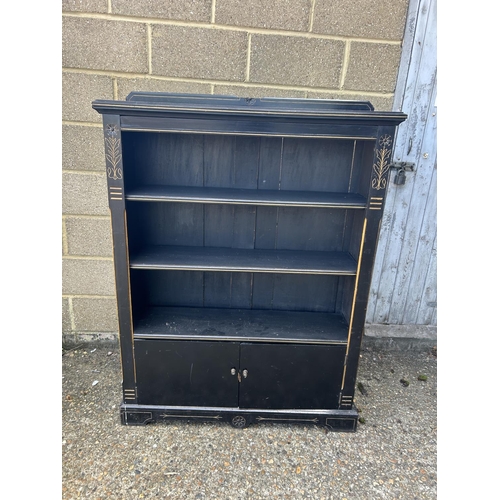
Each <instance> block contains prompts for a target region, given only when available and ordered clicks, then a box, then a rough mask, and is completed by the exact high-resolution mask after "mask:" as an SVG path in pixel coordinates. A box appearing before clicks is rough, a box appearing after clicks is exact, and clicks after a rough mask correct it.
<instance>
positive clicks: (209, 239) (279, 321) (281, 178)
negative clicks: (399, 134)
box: [92, 92, 406, 432]
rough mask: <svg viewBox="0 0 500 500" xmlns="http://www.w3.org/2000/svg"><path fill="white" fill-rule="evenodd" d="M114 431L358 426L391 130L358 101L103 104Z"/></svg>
mask: <svg viewBox="0 0 500 500" xmlns="http://www.w3.org/2000/svg"><path fill="white" fill-rule="evenodd" d="M92 105H93V108H94V109H95V110H97V111H98V112H99V113H101V114H102V118H103V128H104V144H105V156H106V173H107V180H108V198H109V207H110V212H111V222H112V230H113V248H114V265H115V278H116V294H117V305H118V320H119V330H120V332H119V338H120V348H121V360H122V371H123V402H122V404H121V418H122V423H123V424H127V425H141V424H146V423H149V422H154V421H159V420H165V419H198V420H209V421H210V420H211V421H217V420H221V421H228V422H230V423H231V424H232V425H233V426H235V427H245V426H247V425H248V424H251V423H258V422H267V421H269V422H298V423H307V422H309V423H314V424H319V425H324V426H326V427H328V428H330V429H332V430H337V431H351V432H352V431H355V430H356V425H357V420H358V413H357V410H356V407H355V405H354V394H355V380H356V372H357V367H358V357H359V353H360V345H361V340H362V335H363V328H364V322H365V315H366V306H367V299H368V292H369V286H370V279H371V274H372V267H373V262H374V257H375V250H376V244H377V237H378V232H379V226H380V221H381V216H382V210H383V206H384V199H385V193H386V188H387V182H388V174H389V168H390V160H391V153H392V145H393V139H394V133H395V129H396V127H397V125H398V124H399V123H401V122H402V121H403V120H404V119H405V118H406V115H404V114H403V113H398V112H377V111H374V109H373V106H372V105H371V104H370V103H369V102H359V101H332V100H315V99H311V100H308V99H278V98H276V99H274V98H263V99H242V98H237V97H231V96H211V95H192V94H169V93H145V92H133V93H131V94H130V95H129V96H128V97H127V99H126V100H125V101H104V100H98V101H94V102H93V103H92Z"/></svg>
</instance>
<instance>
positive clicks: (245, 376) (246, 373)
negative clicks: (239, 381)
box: [241, 370, 248, 378]
mask: <svg viewBox="0 0 500 500" xmlns="http://www.w3.org/2000/svg"><path fill="white" fill-rule="evenodd" d="M241 374H242V375H243V378H247V377H248V370H243V371H242V372H241Z"/></svg>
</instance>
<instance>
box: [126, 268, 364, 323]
mask: <svg viewBox="0 0 500 500" xmlns="http://www.w3.org/2000/svg"><path fill="white" fill-rule="evenodd" d="M131 279H132V282H133V284H134V285H135V287H134V288H133V290H140V293H139V292H137V294H135V293H134V292H132V305H133V306H134V308H135V309H136V311H137V312H138V316H139V315H140V314H139V313H140V312H141V310H142V309H144V308H147V307H182V306H184V307H210V308H231V309H263V310H281V311H311V312H313V311H316V312H331V313H337V312H342V313H344V310H343V302H345V301H346V299H345V298H344V293H345V291H347V293H352V292H351V291H352V285H351V284H350V282H353V281H354V278H353V277H351V276H349V277H339V276H322V275H297V274H271V273H269V274H268V273H236V272H233V273H221V272H201V271H165V270H132V271H131ZM347 302H348V303H349V299H348V300H347ZM344 315H345V314H344Z"/></svg>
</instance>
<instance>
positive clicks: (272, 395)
mask: <svg viewBox="0 0 500 500" xmlns="http://www.w3.org/2000/svg"><path fill="white" fill-rule="evenodd" d="M134 352H135V360H136V372H137V380H138V382H137V396H138V403H139V404H145V405H165V406H197V407H200V406H208V407H230V408H235V407H239V408H248V409H251V408H260V409H335V408H338V402H339V393H340V389H341V381H342V373H343V369H344V364H343V363H344V357H345V346H341V345H303V344H267V343H246V342H241V343H240V342H208V341H199V342H198V341H182V340H175V341H170V340H143V339H140V340H136V341H135V348H134Z"/></svg>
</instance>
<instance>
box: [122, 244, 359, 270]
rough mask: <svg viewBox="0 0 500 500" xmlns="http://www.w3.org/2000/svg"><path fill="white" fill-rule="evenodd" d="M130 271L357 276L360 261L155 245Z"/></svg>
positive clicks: (333, 255) (340, 255) (343, 255)
mask: <svg viewBox="0 0 500 500" xmlns="http://www.w3.org/2000/svg"><path fill="white" fill-rule="evenodd" d="M130 268H131V269H165V270H184V271H232V272H261V273H292V274H294V273H295V274H329V275H340V276H353V275H355V274H356V269H357V262H356V260H355V259H353V258H352V257H351V255H350V254H349V253H347V252H324V251H321V252H320V251H303V250H300V251H299V250H264V249H240V248H218V247H197V246H169V245H153V246H147V247H144V248H141V249H140V250H138V251H136V252H134V253H132V254H131V255H130Z"/></svg>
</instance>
